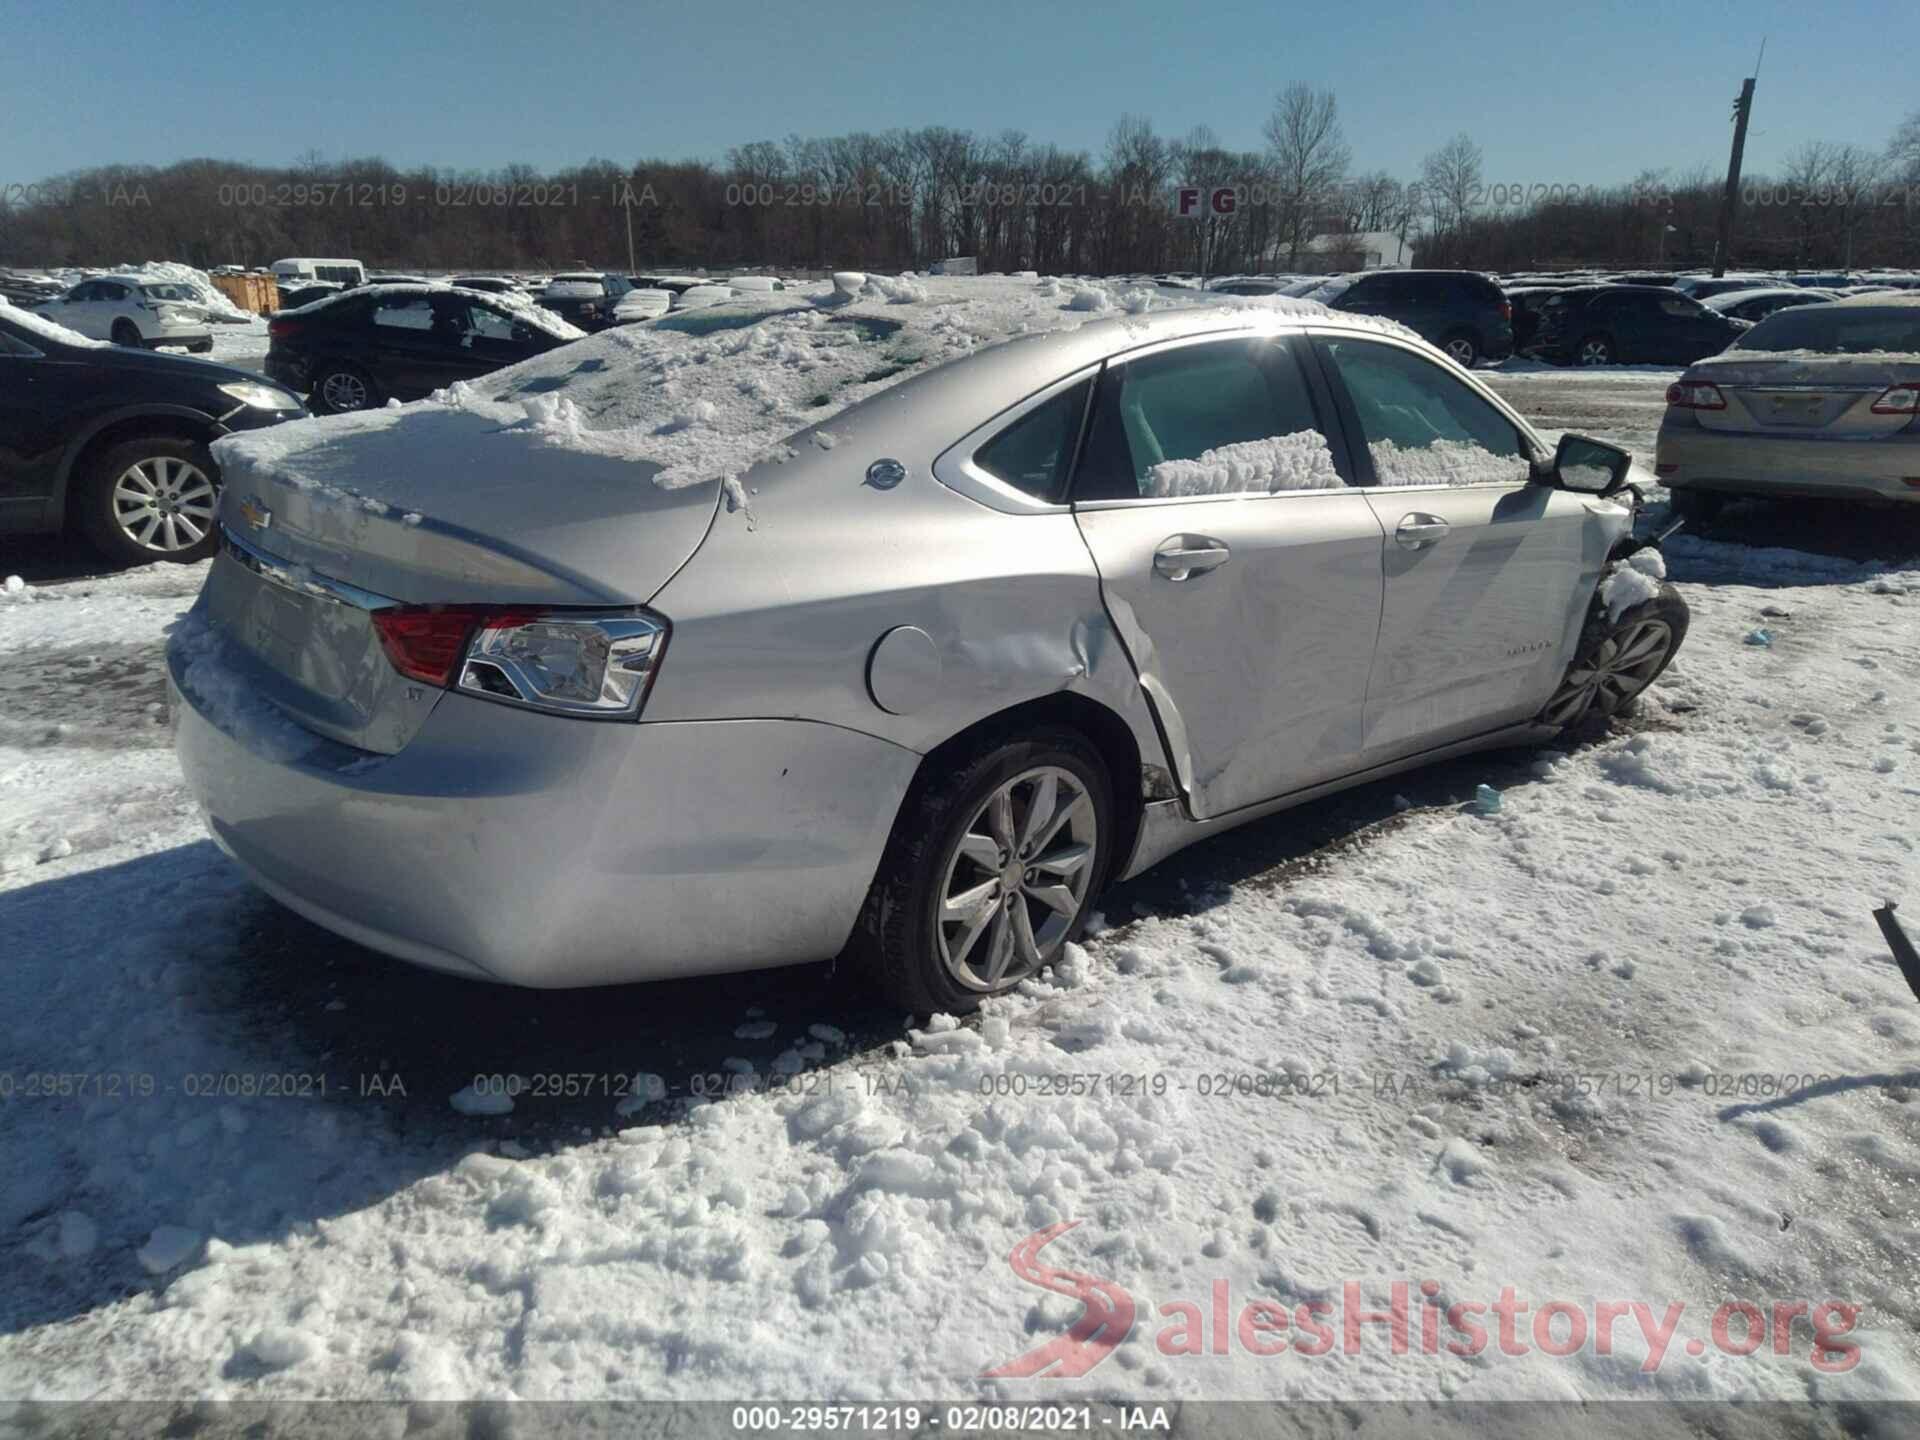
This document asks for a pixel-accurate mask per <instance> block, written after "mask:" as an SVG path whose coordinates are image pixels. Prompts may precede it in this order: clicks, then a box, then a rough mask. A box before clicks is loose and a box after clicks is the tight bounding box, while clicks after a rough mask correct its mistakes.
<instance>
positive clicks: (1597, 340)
mask: <svg viewBox="0 0 1920 1440" xmlns="http://www.w3.org/2000/svg"><path fill="white" fill-rule="evenodd" d="M1617 354H1618V352H1617V351H1616V350H1615V349H1614V347H1613V337H1612V336H1610V335H1589V336H1587V337H1586V338H1585V339H1583V340H1581V342H1580V343H1579V344H1578V345H1576V346H1574V347H1573V363H1574V364H1575V365H1579V366H1582V367H1586V366H1593V365H1611V364H1613V363H1614V360H1615V356H1616V355H1617Z"/></svg>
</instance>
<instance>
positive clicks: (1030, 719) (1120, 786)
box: [895, 690, 1172, 887]
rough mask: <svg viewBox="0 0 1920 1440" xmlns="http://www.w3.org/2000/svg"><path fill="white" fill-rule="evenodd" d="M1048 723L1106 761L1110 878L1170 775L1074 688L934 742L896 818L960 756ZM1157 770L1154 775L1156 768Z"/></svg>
mask: <svg viewBox="0 0 1920 1440" xmlns="http://www.w3.org/2000/svg"><path fill="white" fill-rule="evenodd" d="M1047 726H1056V727H1060V728H1063V729H1067V730H1071V731H1073V732H1074V733H1075V734H1077V735H1079V736H1081V737H1082V738H1083V739H1085V740H1086V741H1087V743H1088V744H1090V745H1091V746H1093V748H1094V750H1095V752H1096V753H1097V754H1098V755H1099V756H1100V759H1101V762H1102V763H1103V764H1104V765H1105V766H1106V770H1107V780H1108V783H1109V785H1110V786H1111V788H1112V791H1113V804H1114V812H1115V814H1114V822H1115V823H1114V836H1113V844H1112V845H1110V846H1109V847H1108V849H1107V856H1106V859H1105V861H1104V862H1103V864H1102V873H1101V876H1100V884H1101V886H1103V887H1104V886H1105V885H1107V884H1109V883H1111V882H1112V881H1113V880H1114V879H1115V878H1117V877H1118V876H1119V875H1120V874H1121V873H1122V871H1123V869H1124V867H1125V865H1126V862H1127V859H1128V858H1129V857H1130V856H1131V855H1132V854H1133V848H1134V843H1135V841H1136V840H1137V839H1138V838H1139V834H1140V824H1141V820H1142V818H1143V816H1144V814H1145V810H1146V799H1147V791H1148V789H1149V788H1150V787H1153V786H1155V785H1161V786H1166V787H1170V786H1171V784H1172V781H1171V777H1169V776H1167V775H1166V772H1165V770H1164V768H1163V767H1153V768H1150V762H1148V761H1147V760H1146V759H1145V757H1143V756H1142V755H1141V753H1140V744H1139V741H1138V740H1137V739H1136V738H1135V736H1134V733H1133V727H1132V726H1130V725H1128V724H1127V722H1126V720H1125V718H1124V717H1122V716H1121V715H1120V714H1119V713H1118V712H1116V711H1115V710H1113V709H1111V708H1110V707H1108V706H1106V705H1103V704H1101V703H1100V702H1099V701H1098V700H1094V699H1090V698H1089V697H1087V696H1085V695H1081V694H1078V693H1076V692H1075V691H1072V690H1061V691H1056V692H1055V693H1053V694H1051V695H1043V696H1040V697H1038V698H1036V699H1032V700H1025V701H1022V702H1021V703H1019V704H1017V705H1010V706H1008V707H1007V708H1005V709H1003V710H997V711H995V712H994V713H993V714H991V715H987V716H983V717H982V718H981V719H979V720H976V721H974V722H973V723H972V724H970V725H968V726H967V727H966V728H965V729H963V730H960V731H958V732H957V733H955V734H954V735H952V736H950V737H949V738H948V739H946V740H944V741H942V742H941V743H940V744H939V745H936V746H935V747H934V748H933V749H931V750H929V751H927V752H926V754H924V755H922V756H921V757H920V764H919V766H918V768H916V769H915V771H914V775H913V779H912V781H911V782H910V783H909V784H908V786H907V789H906V793H905V794H904V795H902V796H901V799H900V805H899V809H898V810H897V811H896V813H895V823H896V824H898V823H899V817H900V816H901V815H904V814H906V813H907V811H908V808H909V807H910V806H911V805H912V804H913V802H914V801H915V800H916V799H918V798H919V796H920V794H921V792H922V791H923V790H924V789H925V787H926V786H927V785H928V784H929V783H931V781H932V780H933V779H934V778H935V777H937V776H939V775H941V774H944V773H947V772H948V771H950V770H951V769H952V767H953V765H954V762H955V761H956V759H957V758H958V757H959V756H961V755H963V754H967V753H970V752H972V751H974V750H976V749H978V748H980V747H982V746H984V745H987V744H990V743H992V742H994V741H996V740H999V739H1002V738H1012V737H1017V736H1019V735H1021V734H1023V733H1026V732H1029V731H1032V730H1035V729H1040V728H1043V727H1047ZM1156 769H1157V770H1158V775H1157V777H1156V774H1155V770H1156Z"/></svg>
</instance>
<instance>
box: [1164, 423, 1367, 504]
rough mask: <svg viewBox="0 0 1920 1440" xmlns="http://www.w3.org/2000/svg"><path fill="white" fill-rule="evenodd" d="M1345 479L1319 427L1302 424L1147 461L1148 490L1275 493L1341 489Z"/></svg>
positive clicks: (1178, 492) (1195, 492) (1231, 493)
mask: <svg viewBox="0 0 1920 1440" xmlns="http://www.w3.org/2000/svg"><path fill="white" fill-rule="evenodd" d="M1344 483H1345V482H1344V481H1342V480H1341V478H1340V472H1339V471H1337V470H1335V469H1334V468H1333V452H1332V451H1331V450H1329V449H1328V448H1327V441H1326V437H1325V436H1323V435H1322V434H1321V433H1320V432H1319V431H1318V430H1296V431H1294V432H1293V433H1292V434H1291V435H1272V436H1269V437H1268V438H1266V439H1264V440H1242V441H1239V442H1238V443H1236V444H1232V445H1221V446H1219V447H1218V448H1216V449H1213V450H1203V451H1201V452H1200V454H1199V455H1197V456H1195V457H1194V458H1193V459H1191V460H1162V461H1161V462H1160V463H1159V464H1157V465H1150V466H1148V467H1147V479H1146V493H1147V494H1148V495H1151V496H1153V497H1155V498H1156V499H1166V498H1168V497H1171V496H1177V495H1235V494H1248V495H1270V494H1275V493H1278V492H1279V491H1282V490H1338V489H1339V488H1340V487H1341V486H1342V485H1343V484H1344Z"/></svg>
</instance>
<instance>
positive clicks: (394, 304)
mask: <svg viewBox="0 0 1920 1440" xmlns="http://www.w3.org/2000/svg"><path fill="white" fill-rule="evenodd" d="M373 323H374V324H376V325H379V326H382V327H383V328H385V329H389V330H431V329H432V328H433V301H432V300H431V299H430V298H429V297H428V296H425V295H385V296H382V297H381V298H380V299H379V300H378V301H377V302H376V303H375V304H374V307H373Z"/></svg>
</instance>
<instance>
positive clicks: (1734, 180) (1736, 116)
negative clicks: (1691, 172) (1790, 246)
mask: <svg viewBox="0 0 1920 1440" xmlns="http://www.w3.org/2000/svg"><path fill="white" fill-rule="evenodd" d="M1766 56H1767V42H1766V41H1765V40H1762V41H1761V42H1760V59H1759V60H1755V61H1754V62H1753V74H1751V75H1749V76H1748V77H1747V78H1746V79H1745V80H1744V81H1742V82H1741V85H1740V98H1739V99H1737V100H1735V101H1734V102H1733V154H1732V155H1731V156H1730V157H1728V160H1727V193H1726V194H1725V195H1723V196H1721V198H1720V232H1719V235H1718V236H1717V237H1716V239H1715V240H1714V244H1713V273H1714V275H1715V277H1716V278H1717V277H1719V276H1721V275H1725V274H1726V273H1727V260H1728V258H1729V257H1730V256H1731V254H1732V252H1733V222H1734V217H1735V215H1736V214H1737V213H1738V212H1739V209H1740V161H1741V159H1742V157H1743V156H1744V155H1745V154H1746V149H1747V121H1748V120H1749V119H1750V118H1752V115H1753V87H1754V83H1755V82H1756V81H1757V80H1758V79H1759V78H1760V60H1764V59H1766Z"/></svg>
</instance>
